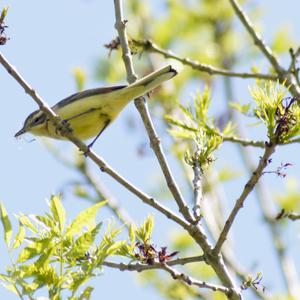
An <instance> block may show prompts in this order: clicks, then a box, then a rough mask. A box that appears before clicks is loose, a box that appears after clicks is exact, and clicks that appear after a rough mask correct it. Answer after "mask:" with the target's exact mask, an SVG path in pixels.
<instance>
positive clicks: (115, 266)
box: [101, 255, 204, 272]
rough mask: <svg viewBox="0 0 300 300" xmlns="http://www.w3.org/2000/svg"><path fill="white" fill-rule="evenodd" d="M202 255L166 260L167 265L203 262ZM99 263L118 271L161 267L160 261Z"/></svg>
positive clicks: (140, 270)
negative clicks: (150, 262)
mask: <svg viewBox="0 0 300 300" xmlns="http://www.w3.org/2000/svg"><path fill="white" fill-rule="evenodd" d="M203 261H204V256H203V255H200V256H192V257H184V258H178V259H174V260H171V261H168V262H166V264H167V265H168V266H177V265H186V264H190V263H195V262H203ZM101 265H103V266H106V267H110V268H113V269H119V270H120V271H137V272H142V271H147V270H153V269H161V263H159V262H155V263H153V264H151V265H150V264H149V265H148V264H142V263H134V264H124V263H115V262H110V261H104V262H103V263H102V264H101Z"/></svg>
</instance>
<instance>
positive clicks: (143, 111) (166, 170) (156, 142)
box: [135, 99, 195, 223]
mask: <svg viewBox="0 0 300 300" xmlns="http://www.w3.org/2000/svg"><path fill="white" fill-rule="evenodd" d="M136 100H138V101H135V106H136V108H137V109H138V111H139V113H140V115H141V118H142V121H143V123H144V126H145V128H146V131H147V133H148V136H149V140H150V146H151V148H152V149H153V151H154V153H155V155H156V157H157V160H158V162H159V165H160V167H161V170H162V172H163V174H164V177H165V180H166V182H167V186H168V188H169V190H170V191H171V193H172V195H173V197H174V199H175V201H176V203H177V206H178V208H179V211H180V212H181V214H182V215H183V216H184V217H185V219H186V220H187V221H189V222H190V223H194V222H195V221H194V220H193V217H192V215H191V214H190V211H189V208H188V205H187V204H186V202H185V200H184V199H183V196H182V194H181V192H180V190H179V187H178V186H177V184H176V182H175V179H174V177H173V174H172V172H171V170H170V167H169V165H168V162H167V159H166V156H165V154H164V152H163V149H162V147H161V143H160V139H159V137H158V135H157V133H156V130H155V128H154V126H153V123H152V120H151V116H150V113H149V109H148V105H146V102H145V101H144V100H143V99H136Z"/></svg>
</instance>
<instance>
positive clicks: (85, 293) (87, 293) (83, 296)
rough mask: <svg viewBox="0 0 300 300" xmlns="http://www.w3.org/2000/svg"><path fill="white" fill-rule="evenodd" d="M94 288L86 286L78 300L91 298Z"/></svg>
mask: <svg viewBox="0 0 300 300" xmlns="http://www.w3.org/2000/svg"><path fill="white" fill-rule="evenodd" d="M93 290H94V288H93V287H91V286H87V287H86V288H85V289H84V290H83V291H82V293H81V294H80V297H79V300H89V299H90V298H91V295H92V292H93Z"/></svg>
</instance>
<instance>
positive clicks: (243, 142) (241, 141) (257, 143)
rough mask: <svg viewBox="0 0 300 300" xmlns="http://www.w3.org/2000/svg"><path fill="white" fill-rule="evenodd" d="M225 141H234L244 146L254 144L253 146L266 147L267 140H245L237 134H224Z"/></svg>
mask: <svg viewBox="0 0 300 300" xmlns="http://www.w3.org/2000/svg"><path fill="white" fill-rule="evenodd" d="M222 139H223V141H225V142H232V143H237V144H240V145H242V146H245V147H246V146H252V147H258V148H265V142H264V141H253V140H244V139H241V138H239V137H236V136H222Z"/></svg>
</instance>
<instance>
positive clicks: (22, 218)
mask: <svg viewBox="0 0 300 300" xmlns="http://www.w3.org/2000/svg"><path fill="white" fill-rule="evenodd" d="M17 218H18V220H19V222H20V223H21V224H22V225H24V226H25V227H27V228H28V229H29V230H31V231H32V232H34V233H38V232H39V230H38V228H36V227H35V226H34V225H33V224H32V223H31V221H30V220H29V218H28V217H27V216H25V215H20V216H17Z"/></svg>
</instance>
